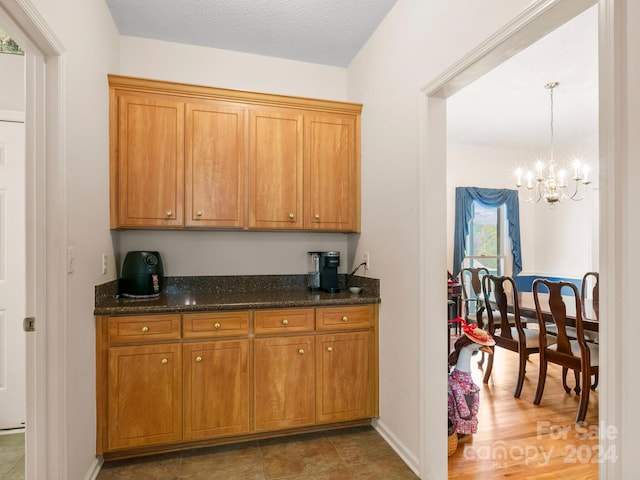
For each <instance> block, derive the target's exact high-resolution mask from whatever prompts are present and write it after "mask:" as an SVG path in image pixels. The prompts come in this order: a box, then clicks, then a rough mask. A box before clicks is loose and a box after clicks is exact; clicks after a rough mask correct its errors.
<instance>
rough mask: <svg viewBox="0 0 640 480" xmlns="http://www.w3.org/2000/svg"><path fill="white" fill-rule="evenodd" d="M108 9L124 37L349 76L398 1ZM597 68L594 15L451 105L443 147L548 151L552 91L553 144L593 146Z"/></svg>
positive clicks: (168, 1)
mask: <svg viewBox="0 0 640 480" xmlns="http://www.w3.org/2000/svg"><path fill="white" fill-rule="evenodd" d="M424 1H427V0H424ZM429 1H433V0H429ZM106 2H107V5H108V6H109V9H110V10H111V14H112V16H113V18H114V21H115V23H116V25H117V27H118V30H119V32H120V34H122V35H128V36H134V37H143V38H151V39H157V40H164V41H169V42H177V43H185V44H193V45H201V46H206V47H213V48H221V49H225V50H233V51H240V52H246V53H254V54H259V55H267V56H273V57H281V58H288V59H292V60H299V61H305V62H312V63H319V64H324V65H332V66H338V67H346V66H348V65H349V63H350V62H351V60H352V59H353V58H354V56H355V55H356V54H357V52H358V51H359V50H360V48H361V47H362V46H363V45H364V43H365V42H366V41H367V40H368V38H369V37H370V36H371V34H372V33H373V31H374V30H375V29H376V28H377V26H378V25H379V23H380V22H381V21H382V20H383V19H384V17H385V16H386V15H387V13H388V12H389V10H390V9H391V8H392V7H393V5H394V4H395V3H396V0H305V1H304V2H302V1H301V0H179V1H176V0H136V1H132V0H106ZM597 60H598V40H597V7H592V8H590V9H588V10H587V11H585V12H584V13H582V14H581V15H579V16H577V17H576V18H575V19H573V20H572V21H570V22H568V23H566V24H565V25H563V26H562V27H560V28H558V29H556V30H555V31H553V32H551V33H550V34H548V35H547V36H546V37H544V38H543V39H541V40H540V41H538V42H537V43H535V44H533V45H531V46H530V47H528V48H527V49H525V50H523V51H522V52H520V53H518V54H517V55H515V56H514V57H512V58H511V59H509V60H508V61H506V62H504V63H503V64H502V65H499V66H498V67H497V68H495V69H493V70H492V71H490V72H489V73H487V74H486V75H484V76H483V77H482V78H480V79H478V80H476V81H475V82H474V83H472V84H471V85H468V86H467V87H465V88H463V89H462V90H460V91H459V92H457V93H456V94H455V95H453V96H451V97H450V98H449V99H448V100H447V117H448V125H447V131H448V140H449V142H450V143H461V144H480V145H483V144H485V145H492V146H504V147H514V146H516V147H522V146H529V147H530V148H541V147H544V146H546V145H548V144H549V135H550V126H549V122H550V105H549V91H548V90H547V89H545V88H544V85H545V84H547V83H549V82H552V81H557V82H560V86H559V87H558V88H556V90H555V92H554V107H555V108H554V133H555V134H554V137H555V141H556V143H557V144H561V143H565V142H575V141H579V140H581V139H591V140H593V139H594V138H597V129H598V87H597V86H598V78H597V76H598V68H597Z"/></svg>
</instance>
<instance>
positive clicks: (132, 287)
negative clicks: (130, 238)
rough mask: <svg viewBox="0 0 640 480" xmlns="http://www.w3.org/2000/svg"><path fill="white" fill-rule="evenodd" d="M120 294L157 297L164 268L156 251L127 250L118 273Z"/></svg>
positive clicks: (161, 284) (162, 279) (135, 296)
mask: <svg viewBox="0 0 640 480" xmlns="http://www.w3.org/2000/svg"><path fill="white" fill-rule="evenodd" d="M119 285H120V295H122V296H124V297H131V298H148V297H157V296H158V295H160V292H161V291H162V287H163V286H164V268H163V266H162V258H161V257H160V254H159V253H158V252H142V251H136V252H127V254H126V255H125V257H124V262H123V263H122V273H121V275H120V284H119Z"/></svg>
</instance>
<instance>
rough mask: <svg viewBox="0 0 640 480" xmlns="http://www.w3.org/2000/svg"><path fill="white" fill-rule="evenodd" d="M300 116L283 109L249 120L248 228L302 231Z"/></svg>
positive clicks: (256, 113)
mask: <svg viewBox="0 0 640 480" xmlns="http://www.w3.org/2000/svg"><path fill="white" fill-rule="evenodd" d="M303 125H304V124H303V115H302V113H301V112H296V111H291V110H287V109H281V110H264V111H262V110H252V111H251V113H250V116H249V139H250V144H249V228H265V229H301V228H302V185H303V184H302V178H303V177H302V169H303V161H302V155H303Z"/></svg>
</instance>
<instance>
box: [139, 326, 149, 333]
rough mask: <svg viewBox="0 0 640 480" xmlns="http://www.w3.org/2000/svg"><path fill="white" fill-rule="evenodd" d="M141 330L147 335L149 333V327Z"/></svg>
mask: <svg viewBox="0 0 640 480" xmlns="http://www.w3.org/2000/svg"><path fill="white" fill-rule="evenodd" d="M140 330H142V333H147V332H148V331H149V327H147V326H146V325H145V326H144V327H142V328H141V329H140Z"/></svg>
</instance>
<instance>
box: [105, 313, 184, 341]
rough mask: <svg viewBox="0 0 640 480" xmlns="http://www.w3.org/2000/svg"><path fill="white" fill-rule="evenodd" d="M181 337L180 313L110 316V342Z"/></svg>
mask: <svg viewBox="0 0 640 480" xmlns="http://www.w3.org/2000/svg"><path fill="white" fill-rule="evenodd" d="M178 338H180V315H179V314H170V315H137V316H128V317H110V318H109V342H111V343H122V342H140V341H156V340H175V339H178Z"/></svg>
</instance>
